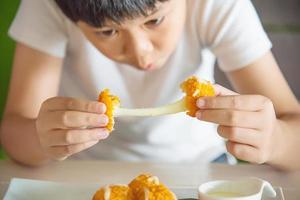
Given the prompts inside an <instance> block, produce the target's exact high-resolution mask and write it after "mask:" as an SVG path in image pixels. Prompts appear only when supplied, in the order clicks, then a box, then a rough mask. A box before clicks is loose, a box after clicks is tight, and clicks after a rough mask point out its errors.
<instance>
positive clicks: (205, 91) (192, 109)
mask: <svg viewBox="0 0 300 200" xmlns="http://www.w3.org/2000/svg"><path fill="white" fill-rule="evenodd" d="M180 87H181V90H182V91H183V92H184V93H185V96H184V97H183V98H182V99H180V100H179V101H177V102H175V103H171V104H167V105H164V106H161V107H155V108H138V109H129V108H122V107H120V100H119V98H118V97H117V96H113V95H111V94H110V93H109V90H108V89H105V90H104V91H102V92H101V94H100V95H99V102H103V103H104V104H105V105H106V109H107V110H106V115H107V116H108V117H109V123H108V125H107V129H108V130H110V131H112V130H113V126H114V117H121V116H136V117H145V116H160V115H167V114H174V113H179V112H187V114H188V115H189V116H191V117H195V115H196V112H197V110H198V108H197V106H196V101H197V99H198V98H200V97H205V96H215V91H214V88H213V85H212V84H211V83H210V82H208V81H204V80H203V81H202V80H201V81H200V80H199V79H198V78H197V77H196V76H191V77H189V78H188V79H187V80H185V81H184V82H182V83H181V85H180Z"/></svg>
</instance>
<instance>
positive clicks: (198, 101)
mask: <svg viewBox="0 0 300 200" xmlns="http://www.w3.org/2000/svg"><path fill="white" fill-rule="evenodd" d="M196 104H197V106H198V107H199V108H203V107H204V106H205V101H204V99H198V100H197V103H196Z"/></svg>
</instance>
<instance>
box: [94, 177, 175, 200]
mask: <svg viewBox="0 0 300 200" xmlns="http://www.w3.org/2000/svg"><path fill="white" fill-rule="evenodd" d="M93 200H177V198H176V196H175V194H174V193H173V192H172V191H171V190H169V189H168V188H167V187H166V186H164V185H163V184H162V183H160V182H159V179H158V177H156V176H152V175H150V174H141V175H139V176H138V177H136V178H135V179H133V180H132V181H131V182H130V183H129V184H128V186H127V185H108V186H105V187H102V188H100V189H99V190H98V191H97V192H96V193H95V194H94V197H93Z"/></svg>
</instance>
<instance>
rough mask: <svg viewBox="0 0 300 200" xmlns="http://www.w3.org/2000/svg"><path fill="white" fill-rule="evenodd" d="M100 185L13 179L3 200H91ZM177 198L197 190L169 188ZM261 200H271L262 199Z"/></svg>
mask: <svg viewBox="0 0 300 200" xmlns="http://www.w3.org/2000/svg"><path fill="white" fill-rule="evenodd" d="M100 186H101V185H98V184H95V183H93V184H92V183H91V184H82V183H78V184H70V183H60V182H50V181H38V180H30V179H19V178H14V179H12V180H11V182H10V184H9V188H8V190H7V192H6V194H5V197H4V200H16V199H18V200H41V199H42V200H53V199H55V200H57V199H64V200H91V199H92V197H93V195H94V193H95V191H96V190H97V189H98V188H99V187H100ZM171 190H172V191H173V192H174V193H175V194H176V196H177V197H178V198H197V188H189V187H185V188H171ZM275 190H276V192H277V198H275V199H272V200H284V197H283V193H282V189H281V188H280V187H275ZM263 200H271V199H267V198H263Z"/></svg>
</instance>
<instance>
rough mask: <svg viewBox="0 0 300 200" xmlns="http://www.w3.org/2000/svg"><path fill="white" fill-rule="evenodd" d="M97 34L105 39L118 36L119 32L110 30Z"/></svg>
mask: <svg viewBox="0 0 300 200" xmlns="http://www.w3.org/2000/svg"><path fill="white" fill-rule="evenodd" d="M96 34H97V35H100V36H103V37H112V36H114V35H116V34H117V30H115V29H110V30H104V31H97V32H96Z"/></svg>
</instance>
